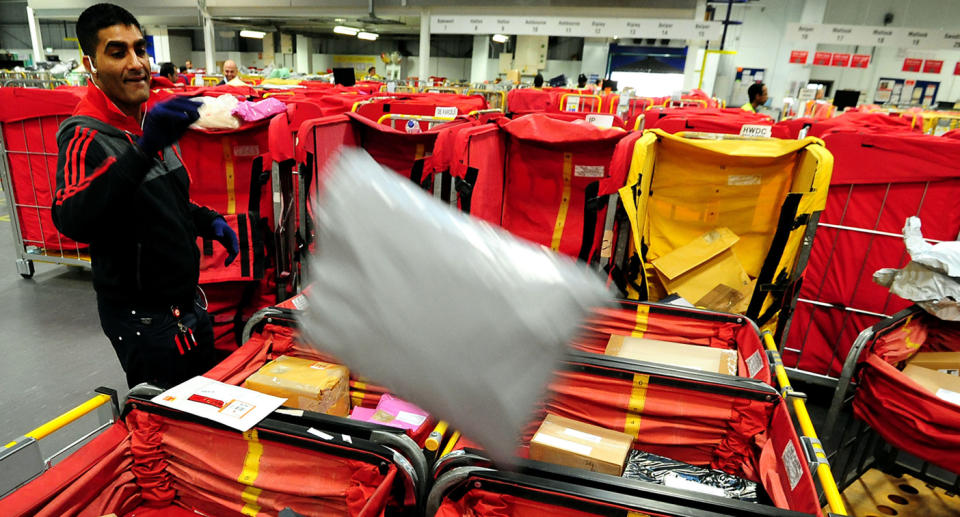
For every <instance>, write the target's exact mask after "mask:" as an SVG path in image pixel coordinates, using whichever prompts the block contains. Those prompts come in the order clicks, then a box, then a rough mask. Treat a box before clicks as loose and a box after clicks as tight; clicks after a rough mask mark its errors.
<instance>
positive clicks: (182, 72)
mask: <svg viewBox="0 0 960 517" xmlns="http://www.w3.org/2000/svg"><path fill="white" fill-rule="evenodd" d="M180 73H181V74H185V73H187V66H186V65H184V66H181V67H180Z"/></svg>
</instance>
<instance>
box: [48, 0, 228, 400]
mask: <svg viewBox="0 0 960 517" xmlns="http://www.w3.org/2000/svg"><path fill="white" fill-rule="evenodd" d="M77 38H78V39H79V40H80V46H81V48H82V50H83V53H84V56H83V64H84V67H85V68H86V69H87V71H88V72H90V75H91V80H90V84H89V85H88V90H87V94H86V96H85V97H84V98H83V99H82V100H81V101H80V104H79V105H78V106H77V108H76V110H75V111H74V113H73V116H72V117H70V118H68V119H67V120H65V121H64V122H63V124H61V126H60V130H59V132H58V134H57V143H58V146H59V157H58V160H57V191H56V195H55V196H54V203H53V220H54V223H55V224H56V226H57V229H58V230H60V232H62V233H63V234H64V235H66V236H68V237H70V238H72V239H74V240H77V241H80V242H87V243H89V244H90V259H91V266H92V269H93V285H94V289H95V290H96V292H97V306H98V310H99V314H100V324H101V326H102V327H103V331H104V333H105V334H106V335H107V337H108V338H109V339H110V343H111V344H112V345H113V347H114V350H116V352H117V357H118V358H119V360H120V364H121V366H123V369H124V371H125V372H126V375H127V382H128V384H129V385H130V386H134V385H135V384H139V383H140V382H150V383H152V384H156V385H159V386H162V387H168V386H172V385H174V384H178V383H180V382H182V381H184V380H186V379H189V378H191V377H193V376H195V375H201V374H202V373H204V372H206V371H207V370H208V369H210V368H211V367H212V366H214V365H215V364H216V361H217V357H216V355H215V352H214V348H213V329H212V326H211V324H210V318H209V316H208V315H207V312H206V307H205V306H204V305H205V302H203V301H202V300H201V298H202V297H200V296H198V294H197V281H198V279H199V268H200V252H199V250H198V249H197V245H196V239H197V236H198V235H199V236H203V237H205V238H208V239H211V240H217V241H219V242H220V243H221V244H223V245H224V246H225V247H226V248H227V250H228V251H229V252H230V253H229V256H228V259H227V261H228V263H229V261H232V259H233V258H234V257H236V254H237V251H238V246H237V236H236V234H235V233H234V232H233V230H232V229H230V227H229V226H228V225H227V223H226V222H225V221H224V220H223V218H222V217H220V216H219V215H218V214H217V213H216V212H214V211H213V210H210V209H208V208H204V207H201V206H197V205H195V204H193V203H191V202H190V199H189V187H190V179H189V176H188V175H187V171H186V169H185V167H184V165H183V163H182V161H181V158H180V153H179V149H178V147H177V146H176V141H177V140H179V138H180V136H181V135H182V134H183V133H184V132H185V131H186V130H187V128H188V127H189V125H190V124H191V123H192V122H194V121H195V120H196V119H197V117H198V116H199V115H198V113H197V106H198V105H197V104H196V103H194V102H193V101H191V100H189V99H185V98H174V99H172V100H170V101H167V102H164V103H161V104H158V105H156V106H154V107H153V108H152V109H151V110H150V112H149V113H145V111H144V107H145V103H146V101H147V99H148V97H149V96H150V64H149V59H148V57H147V51H146V40H145V39H144V36H143V33H142V31H141V29H140V24H139V23H138V22H137V20H136V18H134V16H133V15H132V14H130V13H129V12H128V11H126V10H125V9H123V8H122V7H119V6H116V5H112V4H97V5H94V6H92V7H89V8H88V9H86V10H85V11H84V12H83V13H82V14H81V15H80V17H79V18H78V19H77Z"/></svg>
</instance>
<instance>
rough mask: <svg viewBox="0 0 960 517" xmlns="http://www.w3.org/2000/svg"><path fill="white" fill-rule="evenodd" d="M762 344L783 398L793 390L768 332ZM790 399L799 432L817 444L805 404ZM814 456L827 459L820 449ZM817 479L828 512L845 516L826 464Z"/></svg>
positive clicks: (799, 399) (841, 500)
mask: <svg viewBox="0 0 960 517" xmlns="http://www.w3.org/2000/svg"><path fill="white" fill-rule="evenodd" d="M763 343H764V344H765V345H766V347H767V350H769V351H770V352H772V353H773V355H774V358H775V360H774V363H775V364H774V365H773V366H774V372H775V373H776V375H777V383H778V384H780V389H781V390H782V392H783V394H784V396H786V395H787V394H788V393H789V392H790V391H792V389H793V388H792V387H791V386H790V379H789V378H788V377H787V370H785V369H784V368H783V361H781V360H780V351H779V350H778V349H777V344H776V343H775V342H774V341H773V335H772V334H770V331H769V330H765V331H764V332H763ZM790 399H791V400H792V401H793V410H794V413H795V414H796V415H797V422H799V423H800V431H801V432H802V433H803V435H804V436H806V437H808V438H812V439H814V440H816V441H817V442H819V439H818V438H817V431H816V429H814V428H813V422H811V421H810V413H808V412H807V405H806V403H805V402H804V401H803V399H801V398H798V397H790ZM815 454H816V455H817V458H818V459H821V460H826V459H827V455H826V452H825V451H824V450H823V449H822V448H818V449H817V450H816V451H815ZM817 477H819V478H820V486H821V487H823V493H824V495H825V496H826V497H827V504H828V505H829V506H830V511H831V512H833V513H835V514H837V515H847V508H846V506H844V504H843V499H841V497H840V490H839V489H837V481H836V480H835V479H833V472H830V465H829V464H828V463H819V464H818V465H817Z"/></svg>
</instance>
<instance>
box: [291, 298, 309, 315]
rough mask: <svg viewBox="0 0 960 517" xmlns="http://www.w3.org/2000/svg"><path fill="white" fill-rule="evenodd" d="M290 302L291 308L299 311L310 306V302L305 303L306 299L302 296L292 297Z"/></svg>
mask: <svg viewBox="0 0 960 517" xmlns="http://www.w3.org/2000/svg"><path fill="white" fill-rule="evenodd" d="M290 302H291V303H293V306H294V307H296V308H297V310H300V311H302V310H304V309H306V308H307V306H308V305H309V304H310V302H308V301H307V297H306V296H304V295H302V294H298V295H296V296H294V297H293V299H291V300H290Z"/></svg>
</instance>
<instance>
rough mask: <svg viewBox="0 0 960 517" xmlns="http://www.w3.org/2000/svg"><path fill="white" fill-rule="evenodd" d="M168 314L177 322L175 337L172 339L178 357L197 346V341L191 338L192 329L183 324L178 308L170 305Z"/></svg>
mask: <svg viewBox="0 0 960 517" xmlns="http://www.w3.org/2000/svg"><path fill="white" fill-rule="evenodd" d="M170 313H171V314H173V317H174V319H176V320H177V335H176V336H174V337H173V341H174V342H175V343H176V344H177V350H178V351H179V352H180V355H183V354H185V353H187V352H188V351H190V350H192V349H193V348H194V347H196V346H197V340H196V338H194V337H193V329H191V328H190V327H188V326H186V325H184V324H183V321H182V319H181V317H180V316H181V312H180V308H179V307H177V306H176V305H171V306H170Z"/></svg>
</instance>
